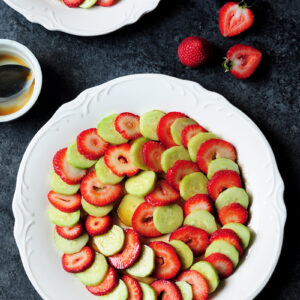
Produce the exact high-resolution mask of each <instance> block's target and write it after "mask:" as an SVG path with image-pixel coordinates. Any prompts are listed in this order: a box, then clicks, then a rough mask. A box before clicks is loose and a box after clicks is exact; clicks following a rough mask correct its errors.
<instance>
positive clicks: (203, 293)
mask: <svg viewBox="0 0 300 300" xmlns="http://www.w3.org/2000/svg"><path fill="white" fill-rule="evenodd" d="M177 281H185V282H187V283H189V284H190V285H191V286H192V290H193V300H205V299H206V298H207V297H208V284H207V282H206V280H205V279H204V277H203V276H202V275H201V274H200V273H199V272H198V271H196V270H188V271H184V272H182V273H181V274H180V275H179V276H178V277H177Z"/></svg>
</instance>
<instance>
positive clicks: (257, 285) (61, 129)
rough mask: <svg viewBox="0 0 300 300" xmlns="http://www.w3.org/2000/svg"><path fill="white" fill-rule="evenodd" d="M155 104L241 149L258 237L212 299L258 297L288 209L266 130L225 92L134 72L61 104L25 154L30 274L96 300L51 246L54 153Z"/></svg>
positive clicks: (21, 203) (61, 295) (25, 252)
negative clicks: (105, 122)
mask: <svg viewBox="0 0 300 300" xmlns="http://www.w3.org/2000/svg"><path fill="white" fill-rule="evenodd" d="M152 109H160V110H163V111H166V112H168V111H181V112H184V113H186V114H188V115H189V116H190V117H192V118H194V119H195V120H197V121H198V122H199V123H200V124H201V125H203V126H204V127H206V128H207V129H208V130H210V131H213V132H214V133H216V134H217V135H218V136H220V137H221V138H224V139H226V140H228V141H230V142H231V143H233V145H234V146H235V147H236V149H237V153H238V162H239V164H240V166H241V167H242V172H243V176H244V178H245V181H246V185H247V191H248V192H249V194H250V195H251V198H252V204H251V208H250V214H251V219H250V223H249V226H250V228H251V230H252V233H253V240H252V245H251V246H250V247H249V250H248V251H247V252H246V253H245V255H244V256H243V259H242V261H241V263H240V265H239V267H238V269H237V270H236V272H235V273H234V274H233V275H232V276H231V277H230V278H228V279H226V280H225V281H223V283H222V285H223V287H222V288H221V289H219V292H217V293H215V294H214V297H213V298H214V299H218V300H244V299H253V298H254V297H255V296H256V295H257V294H258V293H259V292H260V291H261V289H262V288H263V287H264V285H265V284H266V283H267V281H268V279H269V278H270V276H271V274H272V272H273V270H274V268H275V266H276V263H277V260H278V257H279V254H280V251H281V246H282V240H283V229H284V223H285V219H286V209H285V206H284V202H283V189H284V186H283V182H282V179H281V177H280V175H279V172H278V169H277V165H276V162H275V159H274V155H273V153H272V150H271V148H270V146H269V144H268V142H267V140H266V139H265V137H264V136H263V134H262V133H261V131H260V130H259V129H258V128H257V126H256V125H255V124H254V123H253V122H252V121H251V120H250V119H249V118H248V117H247V116H246V115H245V114H243V113H242V112H241V111H239V110H238V109H237V108H235V107H234V106H232V105H231V104H230V103H229V102H228V101H227V100H226V99H224V97H222V96H221V95H219V94H216V93H213V92H210V91H208V90H206V89H204V88H203V87H201V86H200V85H199V84H197V83H194V82H190V81H184V80H180V79H176V78H172V77H168V76H164V75H155V74H148V75H132V76H126V77H121V78H118V79H115V80H112V81H110V82H107V83H105V84H102V85H100V86H97V87H94V88H91V89H88V90H86V91H84V92H83V93H81V94H80V95H79V96H78V97H77V98H76V99H75V100H74V101H71V102H69V103H67V104H64V105H63V106H61V107H60V108H59V109H58V110H57V112H56V113H55V114H54V116H53V117H52V118H51V119H50V120H49V122H48V123H47V124H46V125H44V126H43V127H42V128H41V130H40V131H39V132H38V133H37V134H36V135H35V137H34V138H33V139H32V141H31V143H30V144H29V146H28V148H27V150H26V152H25V154H24V157H23V159H22V162H21V165H20V169H19V173H18V178H17V187H16V191H15V196H14V200H13V212H14V215H15V228H14V234H15V239H16V241H17V245H18V247H19V250H20V254H21V258H22V262H23V265H24V268H25V270H26V273H27V275H28V277H29V279H30V280H31V282H32V284H33V285H34V287H35V288H36V290H37V291H38V292H39V294H40V295H41V296H42V297H43V298H44V299H47V300H50V299H51V300H60V299H62V300H65V299H73V300H81V299H91V300H92V299H95V297H94V296H92V295H90V294H89V293H88V292H87V291H86V290H85V288H84V286H83V285H82V284H81V283H80V282H79V281H78V280H77V279H76V278H75V277H74V276H72V275H70V274H68V273H66V272H65V271H64V270H63V269H62V267H61V261H60V255H61V254H60V253H59V252H58V251H57V250H56V249H55V247H54V244H53V240H52V230H53V226H52V225H51V224H50V222H49V220H48V218H47V213H46V209H47V206H48V203H47V202H48V201H47V197H46V196H47V193H48V191H49V177H50V170H51V162H52V157H53V155H54V154H55V152H56V151H57V150H58V149H61V148H63V147H66V146H68V145H69V144H70V143H71V142H72V141H73V140H74V139H75V137H76V136H77V134H78V133H79V132H81V131H82V130H83V129H86V128H90V127H96V125H97V123H98V122H99V121H100V120H101V119H102V118H103V117H104V116H106V115H108V114H110V113H113V112H117V113H120V112H124V111H130V112H133V113H136V114H141V113H143V112H146V111H149V110H152Z"/></svg>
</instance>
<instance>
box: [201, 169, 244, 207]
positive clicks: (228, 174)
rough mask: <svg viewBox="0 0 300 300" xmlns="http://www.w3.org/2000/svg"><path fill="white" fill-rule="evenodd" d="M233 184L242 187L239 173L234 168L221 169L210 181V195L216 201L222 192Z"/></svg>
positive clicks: (208, 188)
mask: <svg viewBox="0 0 300 300" xmlns="http://www.w3.org/2000/svg"><path fill="white" fill-rule="evenodd" d="M233 186H236V187H242V182H241V178H240V176H239V174H238V173H237V172H235V171H232V170H221V171H218V172H216V173H215V174H214V175H213V176H212V177H211V179H210V180H209V181H208V183H207V191H208V194H209V196H210V197H211V198H212V199H213V200H214V201H216V199H217V198H218V196H219V194H220V193H221V192H223V191H224V190H225V189H228V188H230V187H233Z"/></svg>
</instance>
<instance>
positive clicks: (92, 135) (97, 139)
mask: <svg viewBox="0 0 300 300" xmlns="http://www.w3.org/2000/svg"><path fill="white" fill-rule="evenodd" d="M108 146H109V144H108V143H107V142H106V141H104V140H103V139H102V137H101V136H100V135H99V134H98V132H97V129H96V128H90V129H87V130H84V131H82V132H81V133H80V134H79V135H78V136H77V150H78V152H79V153H80V154H82V155H83V156H84V157H86V158H87V159H90V160H97V159H98V158H100V157H101V156H102V155H104V153H105V151H106V150H107V148H108Z"/></svg>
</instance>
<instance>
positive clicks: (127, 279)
mask: <svg viewBox="0 0 300 300" xmlns="http://www.w3.org/2000/svg"><path fill="white" fill-rule="evenodd" d="M122 280H123V281H124V283H125V284H126V286H127V290H128V298H127V300H142V299H143V291H142V289H141V287H140V284H139V282H138V281H137V280H136V279H134V278H132V277H131V276H128V275H123V276H122Z"/></svg>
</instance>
